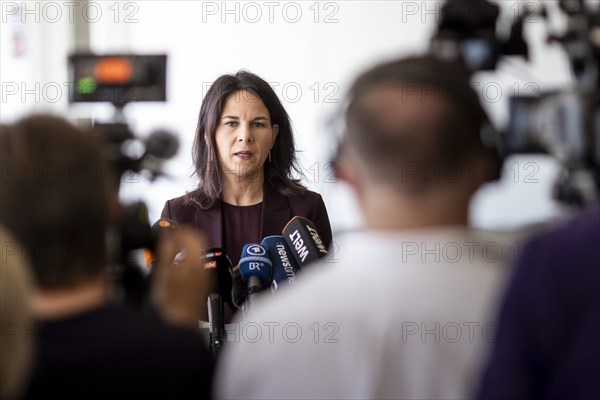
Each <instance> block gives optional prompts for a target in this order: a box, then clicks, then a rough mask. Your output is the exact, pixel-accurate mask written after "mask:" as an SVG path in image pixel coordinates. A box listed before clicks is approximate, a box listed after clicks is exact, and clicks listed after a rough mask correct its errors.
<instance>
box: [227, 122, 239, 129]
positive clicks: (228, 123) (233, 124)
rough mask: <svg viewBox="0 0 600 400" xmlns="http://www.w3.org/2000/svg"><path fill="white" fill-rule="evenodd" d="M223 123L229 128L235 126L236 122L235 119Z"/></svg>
mask: <svg viewBox="0 0 600 400" xmlns="http://www.w3.org/2000/svg"><path fill="white" fill-rule="evenodd" d="M225 125H227V126H229V127H230V128H235V127H236V126H237V122H236V121H227V122H225Z"/></svg>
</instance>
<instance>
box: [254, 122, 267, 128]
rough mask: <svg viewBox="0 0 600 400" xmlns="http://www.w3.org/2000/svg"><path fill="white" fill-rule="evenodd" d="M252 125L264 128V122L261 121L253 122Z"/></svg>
mask: <svg viewBox="0 0 600 400" xmlns="http://www.w3.org/2000/svg"><path fill="white" fill-rule="evenodd" d="M254 126H255V127H256V128H264V127H265V124H264V123H262V122H255V123H254Z"/></svg>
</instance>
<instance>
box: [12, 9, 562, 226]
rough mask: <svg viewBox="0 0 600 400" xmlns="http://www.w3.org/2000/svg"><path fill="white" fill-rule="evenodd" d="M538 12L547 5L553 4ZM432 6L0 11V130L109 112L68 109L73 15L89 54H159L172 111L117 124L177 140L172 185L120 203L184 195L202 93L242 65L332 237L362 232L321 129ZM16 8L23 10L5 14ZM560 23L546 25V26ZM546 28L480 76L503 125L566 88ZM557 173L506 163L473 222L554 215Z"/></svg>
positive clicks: (415, 34) (413, 36)
mask: <svg viewBox="0 0 600 400" xmlns="http://www.w3.org/2000/svg"><path fill="white" fill-rule="evenodd" d="M519 3H526V4H527V5H528V6H529V7H532V8H536V7H538V6H539V2H537V1H527V2H519V1H516V0H515V1H502V2H501V5H502V9H503V17H504V18H505V19H510V18H511V17H512V16H513V15H514V12H515V11H516V9H517V8H518V6H519ZM545 3H546V4H547V5H548V6H549V7H550V8H551V9H554V8H555V6H556V4H555V2H545ZM441 4H443V2H435V1H416V2H408V1H332V2H327V1H322V2H316V1H297V2H289V1H273V2H269V1H265V2H262V1H258V2H247V1H227V2H223V1H217V2H206V1H166V0H161V1H136V2H127V1H121V2H116V1H102V2H98V1H96V2H94V1H91V2H85V1H80V2H64V1H57V2H52V1H49V2H21V1H19V2H8V1H4V2H2V5H1V9H2V10H1V11H2V25H1V29H2V30H1V34H0V79H1V81H2V93H1V95H2V104H1V108H0V120H1V121H2V122H3V123H7V122H11V121H14V120H15V119H17V118H19V117H21V116H23V115H26V114H29V113H32V112H53V113H57V114H60V115H64V116H68V117H70V118H71V119H76V118H97V119H106V118H108V117H109V116H110V111H111V109H110V107H109V106H106V105H77V106H69V105H68V102H67V86H65V83H66V82H67V71H66V57H67V54H68V53H69V52H70V51H71V50H72V49H73V43H74V38H73V32H74V29H73V23H72V20H73V18H77V17H79V16H83V18H84V19H87V20H88V22H89V27H90V37H91V49H92V50H93V51H94V52H98V53H105V52H136V53H141V54H147V53H166V54H168V56H169V61H168V62H169V64H168V68H169V71H168V101H167V102H166V103H162V104H160V103H156V104H134V105H130V106H128V108H127V109H126V115H127V117H128V119H129V122H130V124H131V126H132V127H133V128H134V130H135V131H136V132H138V133H139V134H141V135H146V134H148V133H149V132H150V131H151V130H153V129H155V128H159V127H164V128H168V129H171V130H173V131H174V132H176V133H177V134H178V136H179V138H180V140H181V150H180V152H179V155H178V156H177V157H176V158H175V159H173V160H172V161H171V162H169V163H168V164H167V165H166V170H167V172H168V173H169V174H170V175H171V179H159V180H157V181H155V182H154V183H152V184H150V183H149V182H147V181H145V180H144V179H143V178H140V179H139V180H137V182H127V183H124V184H123V193H122V195H123V197H124V198H125V199H128V200H131V199H135V198H141V199H145V200H146V201H147V203H148V205H149V207H150V212H151V218H152V219H153V220H154V219H156V218H158V216H159V213H160V210H161V209H162V205H163V204H164V201H165V200H167V199H169V198H172V197H175V196H179V195H181V194H183V193H184V192H185V191H186V190H189V189H191V188H193V186H194V184H195V182H194V180H193V179H192V178H190V174H191V172H192V161H191V144H192V140H193V135H194V130H195V126H196V120H197V114H198V110H199V107H200V104H201V101H202V97H203V94H204V93H205V92H206V90H207V87H208V85H209V84H210V82H212V81H214V80H215V79H216V78H217V77H218V76H219V75H221V74H223V73H232V72H235V71H237V70H239V69H242V68H243V69H248V70H250V71H252V72H254V73H256V74H258V75H260V76H261V77H263V78H264V79H265V80H267V81H269V82H271V83H272V84H273V86H274V88H275V91H276V92H277V93H278V94H279V96H280V98H281V99H282V100H283V103H284V105H285V107H286V108H287V110H288V112H289V114H290V116H291V118H292V121H293V123H294V127H295V132H296V139H297V143H298V148H299V149H300V150H302V152H301V155H300V159H301V163H302V166H303V168H304V170H305V172H306V174H307V176H308V179H307V181H306V183H307V184H308V185H309V187H311V188H312V189H315V190H317V191H319V192H321V193H322V194H323V196H324V199H325V202H326V204H327V206H328V210H329V213H330V218H331V222H332V225H333V227H334V230H336V231H341V230H345V229H351V228H354V227H357V226H359V225H360V216H359V213H358V211H357V209H356V205H355V204H354V202H353V198H352V196H351V193H350V192H349V190H348V188H346V187H344V186H343V184H341V183H331V182H329V180H328V177H329V175H330V173H331V168H330V166H329V165H328V164H327V161H328V158H327V157H328V146H329V143H330V142H329V141H328V140H330V139H331V132H330V130H329V129H328V128H327V125H326V124H325V122H326V121H327V120H328V118H330V116H331V115H332V114H333V113H334V112H335V111H336V110H337V107H338V106H339V101H341V100H342V99H343V96H344V93H345V91H346V90H347V88H348V86H349V84H350V83H351V81H352V79H353V78H354V77H356V76H357V74H358V73H360V72H361V71H363V70H364V69H366V68H368V67H370V66H372V65H374V64H376V63H377V62H380V61H383V60H387V59H391V58H394V57H400V56H403V55H408V54H414V53H418V52H423V51H425V50H426V47H427V44H428V42H429V39H430V36H431V34H432V32H433V29H434V28H435V24H436V18H437V17H436V14H435V11H436V10H439V9H440V7H441ZM17 6H19V7H20V9H21V12H22V14H16V13H15V9H16V7H17ZM24 11H25V12H24ZM562 22H563V21H561V19H560V18H554V17H553V19H552V23H553V27H555V28H560V26H561V23H562ZM547 29H548V28H547V26H546V25H545V24H543V23H542V22H541V21H532V22H531V23H529V24H527V27H526V33H527V36H528V38H530V39H531V40H532V41H533V43H534V47H533V48H532V52H531V63H530V64H525V63H523V62H520V61H515V60H513V61H511V62H508V63H503V64H501V66H500V69H499V71H498V72H497V73H495V74H485V75H484V74H481V75H478V76H477V77H476V80H477V83H476V88H477V90H478V91H479V92H480V94H481V95H482V99H483V102H484V105H485V106H486V108H488V110H489V111H490V113H491V117H492V119H493V120H494V121H495V123H496V124H498V125H499V126H501V125H502V124H503V123H505V122H506V119H507V117H508V116H507V107H506V106H507V101H508V97H509V95H510V94H511V93H514V92H515V91H516V90H521V91H523V90H525V89H531V88H534V90H536V91H542V90H544V89H548V88H556V87H564V86H565V85H567V84H568V83H569V73H568V65H567V63H566V58H565V57H564V54H563V53H562V50H561V49H560V48H558V47H556V46H547V45H545V44H544V43H543V41H544V37H545V35H546V33H547ZM19 43H20V44H21V45H19ZM19 48H21V49H22V51H19ZM527 84H530V85H529V86H527V87H526V86H525V85H527ZM532 84H533V85H532ZM60 88H62V91H61V90H60ZM527 162H530V163H532V164H526V163H527ZM317 171H318V173H317ZM557 171H558V169H557V165H556V164H555V163H554V162H553V161H552V160H550V159H548V158H546V157H543V156H536V157H522V156H519V157H514V158H511V159H509V160H508V162H507V165H506V170H505V175H504V177H503V179H502V181H501V182H499V183H497V184H494V185H489V187H486V188H484V189H482V191H481V192H480V193H479V195H478V196H477V197H476V199H475V201H474V202H473V207H472V220H473V223H474V225H476V226H479V227H486V228H510V227H515V226H521V225H524V224H528V223H536V222H540V221H544V220H548V219H549V218H552V217H554V216H557V215H559V213H560V212H561V208H560V207H559V206H558V205H557V203H556V202H554V201H553V200H552V198H551V195H550V191H551V188H552V184H553V182H554V179H555V177H556V174H557Z"/></svg>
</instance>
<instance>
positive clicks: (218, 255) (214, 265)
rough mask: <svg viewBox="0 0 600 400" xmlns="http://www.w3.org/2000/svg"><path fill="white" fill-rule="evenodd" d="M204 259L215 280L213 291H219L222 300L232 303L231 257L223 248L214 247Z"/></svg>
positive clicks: (213, 280)
mask: <svg viewBox="0 0 600 400" xmlns="http://www.w3.org/2000/svg"><path fill="white" fill-rule="evenodd" d="M203 261H204V269H206V270H208V271H209V272H210V275H211V279H212V282H213V285H212V288H211V292H216V293H219V294H220V295H221V300H222V301H224V302H228V303H231V268H232V265H231V259H230V258H229V257H228V256H227V254H225V251H224V250H223V249H222V248H220V247H213V248H211V249H209V250H208V251H207V252H206V254H205V255H204V258H203Z"/></svg>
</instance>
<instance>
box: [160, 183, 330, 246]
mask: <svg viewBox="0 0 600 400" xmlns="http://www.w3.org/2000/svg"><path fill="white" fill-rule="evenodd" d="M221 213H222V207H221V201H217V202H216V203H215V205H214V206H213V207H212V208H210V209H208V210H202V209H200V208H198V207H195V206H193V205H185V204H184V197H183V196H181V197H177V198H175V199H171V200H168V201H167V202H166V203H165V206H164V208H163V210H162V213H161V218H169V219H173V220H175V221H176V222H178V223H179V224H182V225H188V226H192V227H194V228H196V229H197V230H199V231H201V232H203V233H204V234H205V235H206V236H207V241H208V245H209V246H210V247H223V226H222V225H223V223H222V221H223V219H222V215H221ZM298 215H299V216H301V217H304V218H308V219H309V220H311V221H312V222H313V223H314V224H315V226H316V227H317V230H318V231H319V235H321V238H322V239H323V242H324V243H325V245H326V246H327V247H328V248H329V246H330V245H331V240H332V235H331V226H330V225H329V217H328V216H327V210H326V209H325V204H324V203H323V198H322V197H321V195H320V194H318V193H315V192H312V191H310V190H307V191H306V192H305V193H304V194H303V195H301V196H284V195H282V194H281V193H279V192H278V191H276V190H275V189H273V188H272V187H271V186H270V185H268V184H265V188H264V197H263V209H262V226H261V232H262V235H261V237H265V236H270V235H281V231H282V230H283V228H284V227H285V225H286V224H287V223H288V221H289V220H290V219H292V218H293V217H295V216H298Z"/></svg>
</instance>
